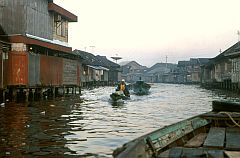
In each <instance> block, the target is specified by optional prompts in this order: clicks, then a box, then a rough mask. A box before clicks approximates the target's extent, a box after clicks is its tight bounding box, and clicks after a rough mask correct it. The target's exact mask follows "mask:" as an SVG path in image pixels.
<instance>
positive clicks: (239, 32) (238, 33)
mask: <svg viewBox="0 0 240 158" xmlns="http://www.w3.org/2000/svg"><path fill="white" fill-rule="evenodd" d="M237 35H238V42H239V39H240V31H239V30H237Z"/></svg>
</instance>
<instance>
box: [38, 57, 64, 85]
mask: <svg viewBox="0 0 240 158" xmlns="http://www.w3.org/2000/svg"><path fill="white" fill-rule="evenodd" d="M62 72H63V59H62V58H58V57H52V56H46V55H40V82H41V84H42V85H44V86H51V85H52V86H61V85H62V77H63V74H62Z"/></svg>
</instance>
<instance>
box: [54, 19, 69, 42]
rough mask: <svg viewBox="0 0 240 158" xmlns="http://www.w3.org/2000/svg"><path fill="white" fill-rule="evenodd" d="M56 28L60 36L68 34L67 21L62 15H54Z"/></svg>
mask: <svg viewBox="0 0 240 158" xmlns="http://www.w3.org/2000/svg"><path fill="white" fill-rule="evenodd" d="M54 22H55V30H56V34H57V35H58V36H63V37H66V36H67V21H66V20H65V19H63V18H62V17H61V15H55V16H54Z"/></svg>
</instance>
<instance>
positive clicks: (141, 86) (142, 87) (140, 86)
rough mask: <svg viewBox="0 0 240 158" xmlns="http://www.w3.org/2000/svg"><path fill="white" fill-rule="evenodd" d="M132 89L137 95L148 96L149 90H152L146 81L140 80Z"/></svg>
mask: <svg viewBox="0 0 240 158" xmlns="http://www.w3.org/2000/svg"><path fill="white" fill-rule="evenodd" d="M132 88H133V91H134V93H135V94H137V95H146V94H148V93H149V89H150V88H151V86H150V85H149V84H147V83H145V82H144V81H142V80H139V81H137V82H136V83H134V84H133V85H132Z"/></svg>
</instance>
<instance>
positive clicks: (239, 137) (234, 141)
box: [226, 128, 240, 150]
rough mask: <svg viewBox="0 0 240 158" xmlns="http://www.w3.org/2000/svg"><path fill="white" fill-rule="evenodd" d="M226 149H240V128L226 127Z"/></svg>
mask: <svg viewBox="0 0 240 158" xmlns="http://www.w3.org/2000/svg"><path fill="white" fill-rule="evenodd" d="M226 149H227V150H240V128H227V129H226Z"/></svg>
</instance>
